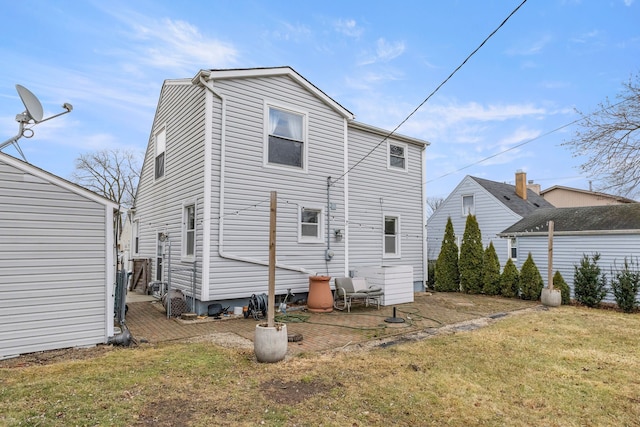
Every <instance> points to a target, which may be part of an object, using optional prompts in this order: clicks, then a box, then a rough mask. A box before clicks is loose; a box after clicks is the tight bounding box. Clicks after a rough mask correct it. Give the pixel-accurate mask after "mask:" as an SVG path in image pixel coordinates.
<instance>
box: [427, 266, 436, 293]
mask: <svg viewBox="0 0 640 427" xmlns="http://www.w3.org/2000/svg"><path fill="white" fill-rule="evenodd" d="M435 286H436V260H433V259H430V260H427V289H435Z"/></svg>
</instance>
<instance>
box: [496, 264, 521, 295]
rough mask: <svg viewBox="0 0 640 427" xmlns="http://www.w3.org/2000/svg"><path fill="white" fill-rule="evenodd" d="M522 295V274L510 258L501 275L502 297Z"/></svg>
mask: <svg viewBox="0 0 640 427" xmlns="http://www.w3.org/2000/svg"><path fill="white" fill-rule="evenodd" d="M519 293H520V273H519V272H518V267H516V265H515V264H514V263H513V260H511V258H509V259H508V260H507V263H506V264H505V265H504V270H502V274H501V275H500V295H502V296H503V297H506V298H513V297H517V296H518V294H519Z"/></svg>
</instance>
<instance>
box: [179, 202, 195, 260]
mask: <svg viewBox="0 0 640 427" xmlns="http://www.w3.org/2000/svg"><path fill="white" fill-rule="evenodd" d="M182 221H183V228H182V256H183V257H184V258H188V259H192V258H194V256H195V253H196V205H195V203H191V204H187V205H184V207H183V212H182Z"/></svg>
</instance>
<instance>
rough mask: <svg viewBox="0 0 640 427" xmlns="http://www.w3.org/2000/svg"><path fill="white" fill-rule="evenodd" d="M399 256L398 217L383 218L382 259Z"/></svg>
mask: <svg viewBox="0 0 640 427" xmlns="http://www.w3.org/2000/svg"><path fill="white" fill-rule="evenodd" d="M399 256H400V217H399V216H396V215H385V216H384V253H383V258H396V257H399Z"/></svg>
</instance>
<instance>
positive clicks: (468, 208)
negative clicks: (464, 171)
mask: <svg viewBox="0 0 640 427" xmlns="http://www.w3.org/2000/svg"><path fill="white" fill-rule="evenodd" d="M475 212H476V208H475V204H474V200H473V195H471V196H462V216H467V215H475Z"/></svg>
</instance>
